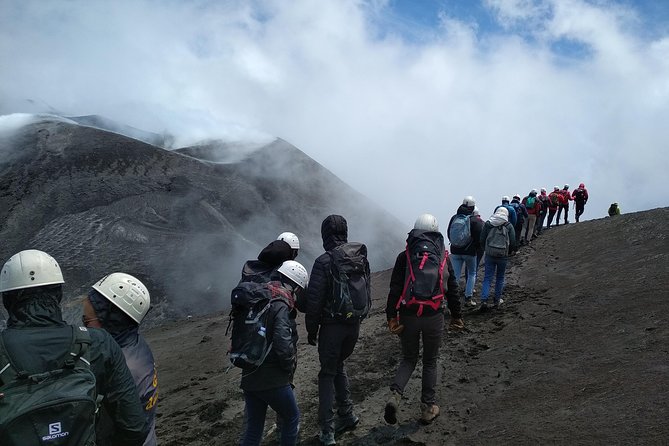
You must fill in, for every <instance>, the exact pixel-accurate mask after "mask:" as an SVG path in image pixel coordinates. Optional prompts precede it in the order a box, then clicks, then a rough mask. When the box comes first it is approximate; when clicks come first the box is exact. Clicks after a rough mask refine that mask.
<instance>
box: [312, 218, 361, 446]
mask: <svg viewBox="0 0 669 446" xmlns="http://www.w3.org/2000/svg"><path fill="white" fill-rule="evenodd" d="M321 236H322V238H323V248H325V251H326V252H325V253H323V254H321V255H320V256H319V257H318V258H317V259H316V260H315V261H314V266H313V268H312V269H311V283H310V284H309V288H308V290H307V299H306V300H307V302H306V305H307V308H306V310H307V311H306V317H305V322H306V328H307V333H308V340H309V344H311V345H316V344H317V343H318V359H319V360H320V363H321V370H320V372H319V373H318V422H319V424H320V428H321V432H320V435H319V440H320V442H321V443H322V444H324V445H334V444H336V441H335V433H336V432H343V431H345V430H347V429H352V428H355V427H356V426H357V424H358V421H359V419H358V417H357V416H356V415H355V414H354V413H353V401H352V400H351V390H350V388H349V381H348V376H347V375H346V370H345V369H344V361H345V360H346V359H347V358H348V357H349V356H351V354H352V353H353V350H354V348H355V344H356V343H357V341H358V336H359V335H360V322H361V321H362V319H364V318H365V317H367V314H368V313H369V309H370V307H371V304H372V297H371V289H370V286H371V283H370V271H369V262H368V261H367V247H366V246H365V245H364V244H362V243H356V242H348V225H347V223H346V219H345V218H344V217H342V216H341V215H329V216H328V217H326V218H325V220H323V223H322V224H321ZM335 400H336V402H337V416H338V418H337V420H336V422H335V416H334V411H333V407H334V405H335Z"/></svg>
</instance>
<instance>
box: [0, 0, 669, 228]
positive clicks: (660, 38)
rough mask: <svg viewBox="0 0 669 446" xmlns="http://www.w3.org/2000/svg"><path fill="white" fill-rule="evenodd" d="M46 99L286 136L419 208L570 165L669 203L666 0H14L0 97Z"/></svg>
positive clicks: (639, 198) (2, 33) (606, 194)
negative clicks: (641, 0) (668, 186)
mask: <svg viewBox="0 0 669 446" xmlns="http://www.w3.org/2000/svg"><path fill="white" fill-rule="evenodd" d="M37 111H40V112H44V111H51V112H56V113H61V114H64V115H83V114H100V115H104V116H106V117H108V118H112V119H115V120H118V121H121V122H124V123H126V124H129V125H132V126H135V127H138V128H142V129H145V130H150V131H158V132H161V131H167V132H170V133H173V134H174V135H176V137H177V141H178V142H179V143H182V144H186V143H190V142H193V141H195V140H198V139H202V138H210V137H224V138H231V139H249V138H250V139H261V138H263V137H267V136H278V137H281V138H283V139H285V140H287V141H288V142H290V143H292V144H294V145H296V146H297V147H298V148H300V149H301V150H303V151H304V152H306V153H307V154H308V155H310V156H311V157H313V158H315V159H316V160H317V161H319V162H320V163H321V164H323V165H324V166H325V167H327V168H329V169H330V170H331V171H333V172H334V173H335V174H336V175H338V176H339V177H340V178H342V179H343V180H345V181H346V182H348V183H349V184H351V185H352V186H353V187H355V188H357V189H358V190H360V191H361V192H362V193H364V194H366V195H367V196H369V197H370V198H372V199H373V200H375V201H376V202H378V203H379V204H381V205H382V206H383V207H385V208H386V209H387V210H389V211H390V212H391V213H393V214H394V215H396V216H397V217H398V218H400V219H401V220H402V221H403V222H405V223H406V224H407V225H411V224H412V223H413V220H414V219H415V217H416V216H417V215H418V214H420V213H422V212H431V213H433V214H435V215H436V216H437V217H438V218H439V219H440V221H441V222H442V227H443V228H445V224H446V223H447V219H448V218H449V217H450V216H451V214H452V213H453V212H454V211H455V209H456V208H457V206H458V205H459V204H460V203H461V201H462V198H463V196H465V195H473V196H475V197H476V198H477V200H478V202H479V204H480V208H481V214H482V216H483V217H484V218H487V217H488V216H489V215H490V213H491V212H492V208H493V207H494V206H495V205H496V204H498V202H499V199H500V197H501V196H502V195H513V194H514V193H518V194H521V195H525V194H527V192H528V191H529V190H530V189H532V188H537V189H538V188H540V187H546V188H548V189H549V191H550V189H552V187H553V186H554V185H559V186H563V185H564V184H565V183H569V184H570V185H571V186H572V189H573V188H574V187H576V186H577V185H578V183H580V182H584V183H585V184H586V186H587V187H588V189H589V191H590V194H591V200H590V202H589V203H588V205H587V207H586V214H585V215H584V217H587V218H594V217H601V216H603V215H604V214H605V213H606V209H607V208H608V205H609V204H610V203H611V202H613V201H618V202H619V203H620V206H621V208H622V210H623V212H627V211H634V210H642V209H649V208H653V207H658V206H667V205H669V200H668V199H667V196H668V195H667V185H668V184H669V181H668V180H667V175H668V170H669V124H668V123H669V2H666V1H653V0H648V1H644V2H635V1H631V0H618V1H606V0H596V1H595V0H592V1H583V0H546V1H543V0H482V1H475V0H471V1H470V0H442V1H439V0H403V1H392V0H391V1H383V0H368V1H365V0H275V1H272V0H267V1H261V0H257V1H252V0H238V1H213V0H212V1H196V0H193V1H177V0H172V1H158V0H143V1H140V0H128V1H91V0H81V1H76V0H75V1H31V0H2V1H0V114H8V113H14V112H37ZM572 212H573V211H572Z"/></svg>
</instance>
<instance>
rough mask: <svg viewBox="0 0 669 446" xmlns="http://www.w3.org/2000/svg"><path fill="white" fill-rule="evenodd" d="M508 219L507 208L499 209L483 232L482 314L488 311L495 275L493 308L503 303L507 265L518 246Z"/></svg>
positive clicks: (486, 224) (480, 309)
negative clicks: (491, 286)
mask: <svg viewBox="0 0 669 446" xmlns="http://www.w3.org/2000/svg"><path fill="white" fill-rule="evenodd" d="M508 219H509V213H508V211H507V210H506V209H505V208H499V209H497V211H495V213H494V214H493V215H492V216H491V217H490V219H489V220H488V221H487V222H486V223H485V225H484V226H483V231H482V232H481V245H483V246H484V248H485V263H484V268H485V270H484V273H483V285H482V286H481V307H480V308H479V311H481V312H485V311H487V310H488V295H489V294H490V285H491V284H492V278H493V275H495V276H496V280H495V297H494V300H493V308H499V305H501V304H502V302H503V300H502V292H503V291H504V273H505V271H506V263H507V260H508V256H509V253H510V252H513V251H514V250H515V245H516V238H515V235H516V233H515V230H514V228H513V226H511V223H509V222H508Z"/></svg>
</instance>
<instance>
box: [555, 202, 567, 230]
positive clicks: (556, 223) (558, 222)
mask: <svg viewBox="0 0 669 446" xmlns="http://www.w3.org/2000/svg"><path fill="white" fill-rule="evenodd" d="M563 210H564V224H567V223H569V203H567V204H561V205H559V206H558V213H557V218H556V219H555V225H559V224H560V214H561V213H562V211H563Z"/></svg>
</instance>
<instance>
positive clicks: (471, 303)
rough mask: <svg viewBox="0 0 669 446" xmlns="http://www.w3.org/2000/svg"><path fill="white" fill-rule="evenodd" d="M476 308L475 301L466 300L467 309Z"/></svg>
mask: <svg viewBox="0 0 669 446" xmlns="http://www.w3.org/2000/svg"><path fill="white" fill-rule="evenodd" d="M475 306H476V302H475V301H474V299H472V298H471V297H470V298H469V299H465V307H475Z"/></svg>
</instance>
